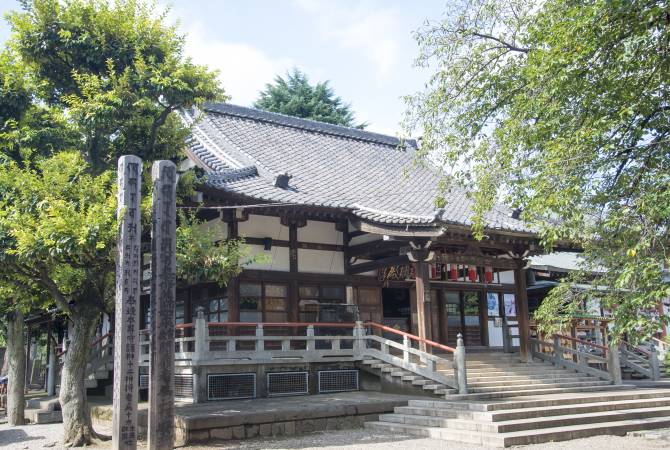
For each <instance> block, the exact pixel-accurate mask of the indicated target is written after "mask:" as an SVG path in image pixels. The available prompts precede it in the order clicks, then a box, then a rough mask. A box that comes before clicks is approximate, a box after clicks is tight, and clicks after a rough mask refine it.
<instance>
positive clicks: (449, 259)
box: [438, 253, 517, 270]
mask: <svg viewBox="0 0 670 450" xmlns="http://www.w3.org/2000/svg"><path fill="white" fill-rule="evenodd" d="M438 259H439V260H440V261H441V262H444V263H450V264H472V265H477V266H492V267H493V268H494V269H508V270H514V269H516V267H517V263H516V261H515V260H513V259H507V258H494V257H489V256H476V255H464V254H459V253H441V254H439V255H438Z"/></svg>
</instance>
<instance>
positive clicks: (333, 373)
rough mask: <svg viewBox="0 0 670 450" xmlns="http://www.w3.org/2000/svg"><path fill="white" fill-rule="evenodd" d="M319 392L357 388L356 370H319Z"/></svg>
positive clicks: (355, 389)
mask: <svg viewBox="0 0 670 450" xmlns="http://www.w3.org/2000/svg"><path fill="white" fill-rule="evenodd" d="M318 375H319V393H321V394H324V393H328V392H346V391H357V390H358V370H320V371H319V372H318Z"/></svg>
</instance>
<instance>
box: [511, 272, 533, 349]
mask: <svg viewBox="0 0 670 450" xmlns="http://www.w3.org/2000/svg"><path fill="white" fill-rule="evenodd" d="M516 262H517V267H516V268H515V269H514V284H515V285H516V294H515V297H516V318H517V321H518V322H519V353H520V357H521V361H524V362H530V361H531V356H530V341H529V338H530V324H529V318H528V291H527V290H526V270H525V269H523V267H524V265H525V262H524V260H523V259H519V260H517V261H516Z"/></svg>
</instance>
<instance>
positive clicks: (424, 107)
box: [406, 0, 670, 340]
mask: <svg viewBox="0 0 670 450" xmlns="http://www.w3.org/2000/svg"><path fill="white" fill-rule="evenodd" d="M668 20H669V16H668V4H667V2H666V1H663V0H657V1H653V0H652V1H642V0H594V1H590V2H565V1H560V0H549V1H546V2H541V3H540V4H538V3H537V2H534V1H531V0H507V1H504V2H502V1H493V0H469V1H462V2H460V8H454V10H453V11H452V13H451V14H450V15H449V16H447V18H446V19H445V20H443V21H442V22H440V23H435V24H428V25H427V26H426V27H425V28H423V29H422V30H421V31H419V32H418V33H417V39H418V42H419V44H420V46H421V55H420V57H419V59H418V63H419V64H420V65H425V66H431V67H433V68H434V75H433V76H432V78H431V80H430V82H429V84H428V86H427V89H426V90H425V91H424V92H422V93H420V94H417V95H416V96H413V97H409V98H408V99H407V100H408V103H409V114H408V117H407V121H406V124H407V127H408V129H413V128H414V127H415V126H420V127H421V129H422V131H423V140H422V146H423V147H422V151H423V153H424V154H429V153H430V154H436V155H439V157H440V158H441V160H442V162H443V163H444V166H445V168H451V169H450V171H449V172H448V179H449V180H451V179H456V180H458V181H459V182H462V183H466V184H468V185H470V186H471V187H472V188H473V198H474V199H475V201H476V207H475V208H474V211H473V220H474V224H475V226H474V229H475V233H476V235H477V236H478V237H480V238H481V237H482V236H483V235H484V234H485V223H484V220H483V215H484V213H485V212H486V211H487V210H488V209H490V208H491V206H492V205H493V202H494V201H496V200H500V199H504V200H506V201H507V202H509V203H510V204H511V205H512V206H514V207H520V208H522V209H523V214H522V218H523V219H525V220H526V221H527V222H529V223H530V224H531V225H533V226H534V227H535V228H536V229H537V230H538V231H539V232H540V234H541V237H542V240H543V243H544V244H545V245H546V246H547V248H548V249H549V248H551V247H552V246H553V245H555V244H556V243H559V242H563V243H566V242H570V243H572V244H574V245H577V246H581V247H582V248H583V249H584V258H585V266H584V268H583V269H584V270H583V271H582V272H580V273H578V274H576V275H575V276H573V277H572V278H571V279H570V280H567V282H592V283H593V284H594V285H596V286H599V288H600V289H599V292H601V295H600V296H599V298H600V300H601V301H602V304H603V306H604V307H605V308H609V309H611V310H612V311H613V314H614V319H615V320H614V323H615V326H614V336H615V338H619V337H620V336H622V335H623V334H627V335H628V338H629V339H631V340H637V339H644V338H645V337H647V336H649V335H650V334H651V333H652V332H655V331H657V330H658V329H659V327H660V324H661V322H665V323H667V322H668V317H659V316H658V314H656V312H655V311H656V305H657V303H658V301H659V300H660V299H661V298H663V297H667V296H668V295H670V285H668V284H667V283H664V282H663V269H664V267H668V264H669V257H670V255H669V254H668V244H669V243H670V239H669V235H668V232H669V231H668V230H669V229H670V227H669V226H670V157H669V156H670V145H669V144H670V126H669V125H668V124H669V123H670V106H669V104H668V100H667V99H668V98H669V97H668V95H669V94H670V92H669V91H670V83H669V81H670V57H669V56H670V27H668ZM447 207H448V205H447ZM598 269H605V271H604V272H601V271H598ZM594 273H595V275H594ZM567 294H568V290H565V289H561V290H557V291H555V293H554V294H553V295H552V297H551V298H550V300H549V301H546V302H545V303H544V304H543V306H542V309H541V311H540V312H538V315H537V318H538V319H541V320H543V321H545V322H551V321H552V320H553V318H555V317H556V316H557V315H560V314H563V315H565V314H566V313H568V312H570V311H572V310H573V309H574V308H573V306H571V305H570V304H571V303H574V302H579V301H581V298H580V297H581V296H579V295H567ZM559 295H560V297H559Z"/></svg>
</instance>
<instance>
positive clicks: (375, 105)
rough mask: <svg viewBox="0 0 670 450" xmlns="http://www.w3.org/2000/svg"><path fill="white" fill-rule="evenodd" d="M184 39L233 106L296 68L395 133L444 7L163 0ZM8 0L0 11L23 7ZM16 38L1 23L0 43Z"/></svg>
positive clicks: (382, 1) (421, 76) (393, 0)
mask: <svg viewBox="0 0 670 450" xmlns="http://www.w3.org/2000/svg"><path fill="white" fill-rule="evenodd" d="M158 3H159V4H160V5H163V6H171V7H172V10H171V12H170V15H169V18H170V20H171V21H178V22H179V26H180V30H181V31H182V32H183V33H185V34H186V51H187V54H189V55H190V56H192V57H193V59H194V60H195V61H196V62H198V63H202V64H206V65H208V66H210V67H211V68H216V69H219V70H220V71H221V82H222V84H223V86H224V88H225V89H226V91H227V92H228V94H229V95H230V96H231V97H232V99H231V102H232V103H236V104H240V105H245V106H246V105H250V104H251V103H252V102H253V101H254V100H255V98H256V97H257V94H258V91H259V90H260V89H262V88H263V87H264V85H265V83H268V82H271V81H272V79H273V78H274V76H275V75H276V74H283V73H285V72H286V71H287V70H288V69H290V68H292V67H297V68H299V69H301V70H303V71H305V72H306V73H307V74H308V76H309V77H310V80H311V81H312V82H315V81H323V80H330V82H331V85H332V86H333V88H334V89H335V91H336V93H337V94H338V95H339V96H341V97H342V98H343V99H344V100H345V101H347V102H349V103H351V105H352V106H353V109H354V111H355V112H356V117H357V119H358V120H359V121H367V122H369V123H370V126H369V128H368V129H369V130H372V131H377V132H382V133H387V134H396V133H397V132H398V131H399V126H398V123H399V121H400V120H401V118H402V115H403V112H404V110H405V106H404V103H403V101H402V99H401V96H403V95H406V94H411V93H414V92H416V91H419V90H421V89H422V86H423V85H424V83H425V81H426V79H427V77H428V73H427V72H426V71H425V70H421V69H419V68H415V67H412V64H413V61H414V59H415V58H416V56H417V54H418V48H417V45H416V43H415V41H414V39H413V37H412V32H413V31H415V30H416V29H417V28H419V27H420V26H421V25H422V23H423V22H424V21H425V20H426V19H427V18H430V19H431V20H437V19H439V18H441V17H442V15H443V14H444V12H445V8H446V7H447V2H446V1H445V0H414V1H410V0H405V1H401V0H359V1H354V0H330V1H328V0H275V1H272V0H245V1H243V0H216V1H213V0H210V1H206V0H190V1H189V0H170V1H164V0H159V2H158ZM17 7H18V2H16V1H15V0H3V1H2V2H0V12H2V13H3V15H4V13H5V12H6V11H8V10H9V9H12V8H17ZM8 34H9V30H8V25H7V23H6V22H4V21H3V22H2V25H0V41H4V40H5V39H6V38H7V36H8Z"/></svg>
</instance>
